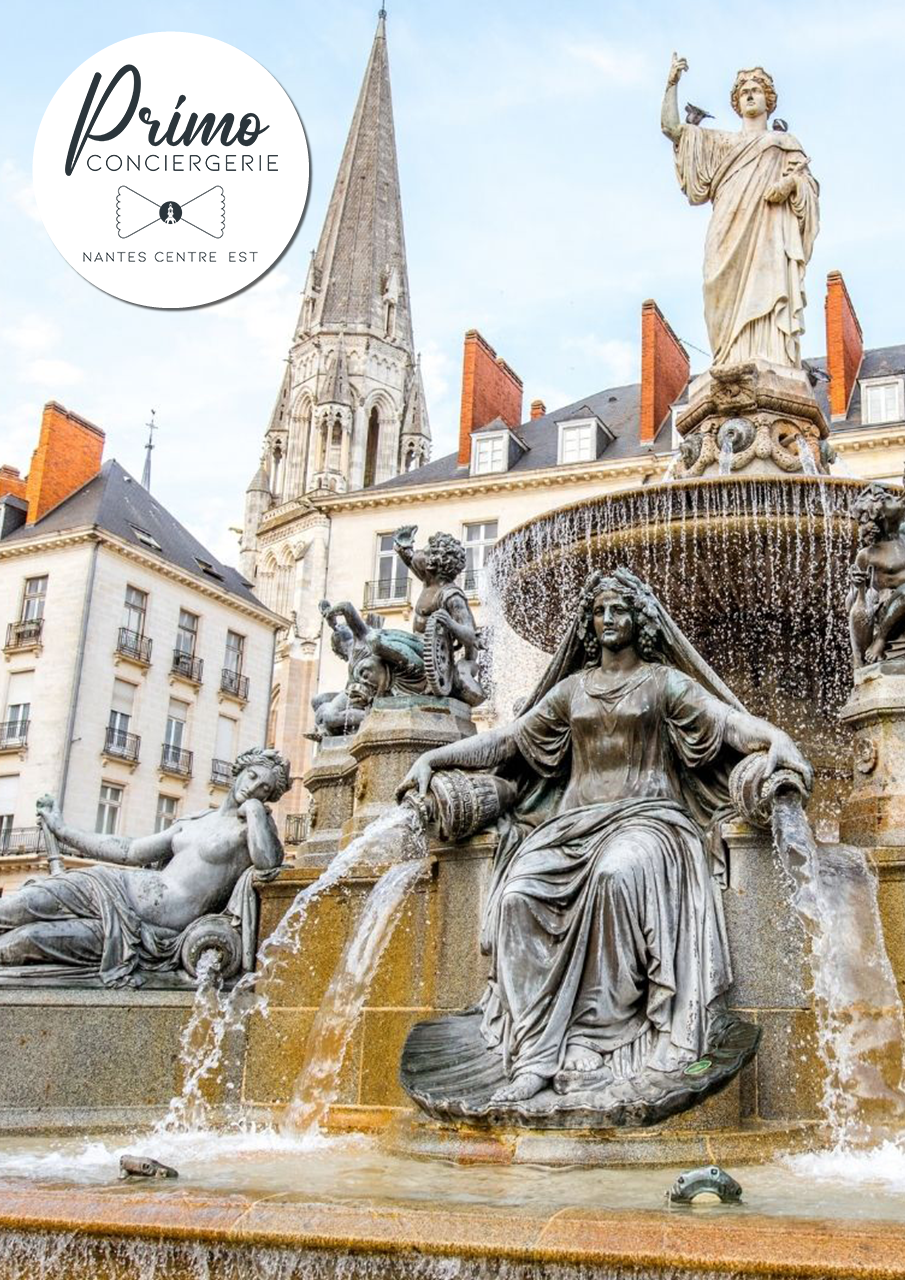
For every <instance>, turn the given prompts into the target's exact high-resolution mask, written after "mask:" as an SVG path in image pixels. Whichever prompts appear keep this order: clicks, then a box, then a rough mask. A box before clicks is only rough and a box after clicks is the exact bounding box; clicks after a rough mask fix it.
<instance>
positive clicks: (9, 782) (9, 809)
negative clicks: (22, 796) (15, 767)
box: [0, 773, 19, 853]
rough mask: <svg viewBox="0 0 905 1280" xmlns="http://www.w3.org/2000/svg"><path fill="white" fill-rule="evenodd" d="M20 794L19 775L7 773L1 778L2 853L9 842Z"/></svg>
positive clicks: (0, 819) (0, 827)
mask: <svg viewBox="0 0 905 1280" xmlns="http://www.w3.org/2000/svg"><path fill="white" fill-rule="evenodd" d="M18 794H19V775H18V774H17V773H13V774H7V775H6V776H5V777H2V778H0V853H2V852H3V851H4V850H5V849H6V848H7V846H8V844H9V839H10V834H11V832H12V829H13V822H14V820H15V816H16V799H17V797H18Z"/></svg>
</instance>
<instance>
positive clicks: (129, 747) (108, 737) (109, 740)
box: [104, 726, 141, 764]
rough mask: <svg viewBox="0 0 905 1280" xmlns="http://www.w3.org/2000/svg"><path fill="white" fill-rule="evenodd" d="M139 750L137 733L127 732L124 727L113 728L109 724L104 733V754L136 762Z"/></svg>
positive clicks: (139, 741) (132, 762) (139, 740)
mask: <svg viewBox="0 0 905 1280" xmlns="http://www.w3.org/2000/svg"><path fill="white" fill-rule="evenodd" d="M140 751H141V738H140V737H139V735H138V734H137V733H127V732H126V730H125V729H113V728H110V727H109V726H108V727H107V731H106V733H105V734H104V755H107V756H116V758H117V759H118V760H128V761H129V762H130V763H131V764H137V763H138V755H139V752H140Z"/></svg>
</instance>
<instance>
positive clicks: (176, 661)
mask: <svg viewBox="0 0 905 1280" xmlns="http://www.w3.org/2000/svg"><path fill="white" fill-rule="evenodd" d="M170 669H171V671H172V672H173V674H174V675H177V676H182V678H183V680H190V681H191V682H192V684H201V680H202V676H203V675H204V659H203V658H194V657H192V655H191V654H190V653H183V651H182V650H181V649H174V650H173V665H172V667H171V668H170Z"/></svg>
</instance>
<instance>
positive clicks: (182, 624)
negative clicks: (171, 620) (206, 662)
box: [176, 609, 198, 658]
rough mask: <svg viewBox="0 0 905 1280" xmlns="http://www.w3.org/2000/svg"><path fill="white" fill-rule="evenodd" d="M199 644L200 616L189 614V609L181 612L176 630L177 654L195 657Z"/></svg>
mask: <svg viewBox="0 0 905 1280" xmlns="http://www.w3.org/2000/svg"><path fill="white" fill-rule="evenodd" d="M197 643H198V615H197V613H189V611H188V609H180V610H179V625H178V626H177V628H176V652H177V653H184V654H185V655H186V656H187V657H189V658H194V656H195V645H196V644H197Z"/></svg>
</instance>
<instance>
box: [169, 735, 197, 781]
mask: <svg viewBox="0 0 905 1280" xmlns="http://www.w3.org/2000/svg"><path fill="white" fill-rule="evenodd" d="M194 758H195V753H194V752H193V751H183V749H182V747H174V746H171V745H170V743H169V742H165V743H164V744H163V746H162V747H161V749H160V767H161V769H162V770H163V771H164V773H174V774H175V775H176V776H177V777H179V778H190V777H191V776H192V761H193V760H194Z"/></svg>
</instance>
